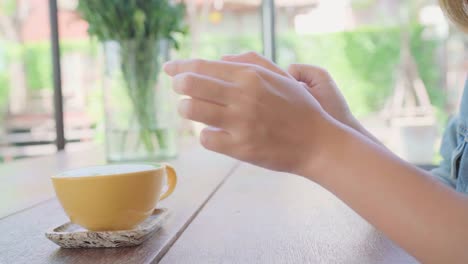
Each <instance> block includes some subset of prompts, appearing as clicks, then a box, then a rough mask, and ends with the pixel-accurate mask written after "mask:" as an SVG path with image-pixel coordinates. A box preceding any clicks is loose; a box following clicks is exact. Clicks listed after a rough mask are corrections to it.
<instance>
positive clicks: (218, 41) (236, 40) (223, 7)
mask: <svg viewBox="0 0 468 264" xmlns="http://www.w3.org/2000/svg"><path fill="white" fill-rule="evenodd" d="M185 2H186V5H187V22H188V24H189V28H190V34H189V35H188V37H187V38H186V40H185V42H184V43H183V45H181V49H180V51H179V52H178V54H177V56H178V57H183V58H193V57H201V58H205V59H220V57H221V56H222V55H225V54H235V53H240V52H246V51H251V50H253V51H257V52H261V51H262V39H261V25H260V19H261V14H260V1H258V0H256V1H246V0H228V1H223V0H215V1H213V0H191V1H185Z"/></svg>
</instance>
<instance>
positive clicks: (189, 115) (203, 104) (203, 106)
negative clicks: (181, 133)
mask: <svg viewBox="0 0 468 264" xmlns="http://www.w3.org/2000/svg"><path fill="white" fill-rule="evenodd" d="M178 110H179V114H180V115H181V116H182V117H184V118H186V119H190V120H193V121H196V122H200V123H204V124H207V125H210V126H214V127H219V128H226V125H227V124H229V119H230V118H231V115H230V114H229V109H228V108H226V107H224V106H220V105H217V104H213V103H210V102H207V101H203V100H199V99H182V100H181V101H180V103H179V108H178Z"/></svg>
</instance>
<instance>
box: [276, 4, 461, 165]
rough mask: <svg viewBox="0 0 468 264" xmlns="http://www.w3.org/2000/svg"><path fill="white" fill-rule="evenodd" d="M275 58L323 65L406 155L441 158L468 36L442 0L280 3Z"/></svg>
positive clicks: (354, 105)
mask: <svg viewBox="0 0 468 264" xmlns="http://www.w3.org/2000/svg"><path fill="white" fill-rule="evenodd" d="M276 14H277V30H278V45H277V46H278V54H277V55H278V63H279V64H280V65H281V66H283V67H287V66H288V65H289V64H290V63H296V62H298V63H307V64H314V65H318V66H321V67H324V68H326V69H327V70H328V71H329V72H330V73H331V75H332V76H333V78H334V79H335V80H336V82H337V84H338V86H339V87H340V89H341V91H342V92H343V94H344V95H345V97H346V99H347V101H348V104H349V106H350V107H351V110H352V112H353V113H354V114H355V116H357V117H358V118H359V120H360V121H361V122H362V123H363V124H364V125H365V126H366V127H367V128H368V129H369V130H370V131H371V132H373V134H375V135H376V136H377V137H378V138H379V139H380V140H381V141H382V142H383V143H385V144H386V145H387V146H388V147H389V148H391V149H392V150H393V151H395V152H396V153H398V154H399V155H400V156H401V157H403V158H405V159H407V160H408V161H411V162H414V163H421V164H432V163H437V161H438V160H439V156H438V154H437V153H438V146H439V142H440V137H441V132H442V131H443V128H444V127H445V125H446V123H447V120H448V119H449V117H450V116H451V115H453V113H455V112H456V110H457V105H458V100H459V99H460V97H461V96H460V93H461V92H462V89H463V82H464V81H465V78H466V77H465V72H466V64H465V65H464V64H463V63H464V61H466V56H467V54H468V53H467V44H466V43H467V42H466V38H465V39H464V38H463V36H462V34H460V33H457V31H456V30H454V29H451V28H450V27H449V24H448V22H447V20H446V19H445V18H444V16H443V14H442V12H441V10H440V8H439V7H438V6H437V1H432V0H424V1H394V0H321V1H320V0H309V1H306V0H304V1H277V2H276Z"/></svg>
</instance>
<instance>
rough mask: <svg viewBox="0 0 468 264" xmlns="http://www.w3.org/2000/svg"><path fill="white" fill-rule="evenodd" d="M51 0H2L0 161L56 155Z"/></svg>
mask: <svg viewBox="0 0 468 264" xmlns="http://www.w3.org/2000/svg"><path fill="white" fill-rule="evenodd" d="M47 3H48V1H46V0H36V1H16V0H2V1H0V20H1V21H2V23H0V163H1V162H8V161H11V160H14V159H18V158H26V157H32V156H37V155H43V154H49V153H54V152H55V150H56V148H55V142H54V141H55V122H54V116H53V86H52V66H51V55H50V40H49V39H50V31H49V13H48V11H49V10H48V5H47Z"/></svg>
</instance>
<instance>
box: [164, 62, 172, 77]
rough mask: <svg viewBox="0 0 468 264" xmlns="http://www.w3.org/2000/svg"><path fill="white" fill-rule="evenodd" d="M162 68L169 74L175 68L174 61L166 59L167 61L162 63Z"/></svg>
mask: <svg viewBox="0 0 468 264" xmlns="http://www.w3.org/2000/svg"><path fill="white" fill-rule="evenodd" d="M163 70H164V71H165V72H166V73H167V74H169V75H171V73H172V72H173V71H174V70H175V63H174V62H173V61H168V62H166V63H164V65H163Z"/></svg>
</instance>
